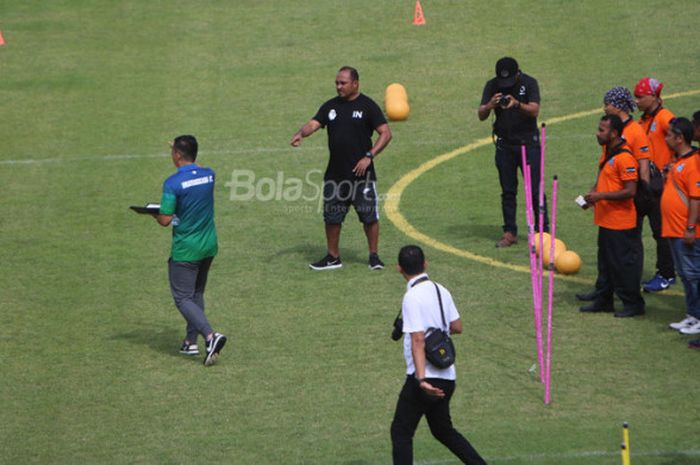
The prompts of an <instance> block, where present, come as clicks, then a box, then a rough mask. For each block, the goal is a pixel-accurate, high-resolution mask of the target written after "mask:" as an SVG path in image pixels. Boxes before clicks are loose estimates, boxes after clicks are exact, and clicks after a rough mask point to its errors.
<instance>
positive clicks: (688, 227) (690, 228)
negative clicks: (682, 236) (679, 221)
mask: <svg viewBox="0 0 700 465" xmlns="http://www.w3.org/2000/svg"><path fill="white" fill-rule="evenodd" d="M685 230H686V231H688V232H693V231H695V225H694V224H689V225H688V226H686V227H685Z"/></svg>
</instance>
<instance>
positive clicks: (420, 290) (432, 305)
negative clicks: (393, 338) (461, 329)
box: [401, 273, 459, 380]
mask: <svg viewBox="0 0 700 465" xmlns="http://www.w3.org/2000/svg"><path fill="white" fill-rule="evenodd" d="M423 277H426V278H427V277H428V275H427V274H425V273H423V274H421V275H418V276H416V277H414V278H413V279H411V280H410V281H409V282H408V284H407V287H408V290H407V291H406V294H404V296H403V304H402V305H401V315H402V317H403V332H404V335H403V356H404V358H405V359H406V374H407V375H412V374H414V373H415V371H416V367H415V365H414V363H413V353H412V352H411V333H415V332H419V331H423V332H425V331H427V330H428V328H442V329H447V331H448V332H449V325H450V323H451V322H453V321H455V320H459V313H458V312H457V308H456V307H455V303H454V301H453V300H452V294H450V291H448V290H447V289H445V288H444V287H443V286H441V285H440V284H438V287H439V288H440V296H441V297H442V306H443V309H444V312H445V322H446V323H447V326H448V327H447V328H445V325H443V324H442V317H441V316H440V303H439V301H438V295H437V291H436V290H435V285H434V284H433V282H432V281H423V282H422V283H419V284H417V285H416V286H414V287H411V286H412V284H413V283H414V282H416V281H417V280H419V279H421V278H423ZM425 377H426V378H440V379H448V380H455V379H456V378H457V370H455V366H454V365H452V366H450V367H448V368H443V369H440V368H437V367H435V366H434V365H433V364H431V363H430V362H429V361H428V360H426V361H425Z"/></svg>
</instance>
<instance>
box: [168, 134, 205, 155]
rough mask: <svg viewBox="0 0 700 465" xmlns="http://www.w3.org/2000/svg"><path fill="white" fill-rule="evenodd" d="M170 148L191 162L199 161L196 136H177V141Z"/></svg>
mask: <svg viewBox="0 0 700 465" xmlns="http://www.w3.org/2000/svg"><path fill="white" fill-rule="evenodd" d="M170 147H172V148H174V149H175V150H177V151H178V152H180V153H181V154H182V156H183V157H185V159H187V160H189V161H195V160H196V159H197V149H198V144H197V139H196V138H195V137H194V136H190V135H184V136H177V137H176V138H175V140H173V141H172V142H171V143H170Z"/></svg>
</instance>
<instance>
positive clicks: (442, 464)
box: [415, 449, 700, 465]
mask: <svg viewBox="0 0 700 465" xmlns="http://www.w3.org/2000/svg"><path fill="white" fill-rule="evenodd" d="M619 455H620V452H619V451H615V452H611V451H602V450H594V451H582V452H562V453H551V454H550V453H546V452H543V453H539V454H519V455H507V456H504V457H484V458H485V459H488V461H489V462H514V461H518V460H527V461H533V460H542V459H545V460H548V459H555V460H564V461H566V460H575V459H582V458H586V457H618V456H619ZM674 455H675V456H678V455H680V456H684V457H700V450H694V449H691V450H676V451H670V450H650V451H634V452H632V456H634V457H666V456H669V457H670V456H674ZM457 463H459V460H456V459H443V460H423V461H417V462H415V465H453V464H454V465H456V464H457Z"/></svg>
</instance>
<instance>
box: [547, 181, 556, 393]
mask: <svg viewBox="0 0 700 465" xmlns="http://www.w3.org/2000/svg"><path fill="white" fill-rule="evenodd" d="M557 184H558V181H557V177H556V176H554V180H553V181H552V223H551V225H550V229H551V231H552V233H551V234H552V244H551V246H550V247H551V248H550V253H549V295H548V296H547V297H548V302H547V365H546V368H545V382H544V403H545V405H549V402H550V401H551V395H550V392H551V391H550V387H551V381H552V377H551V375H552V370H551V369H552V298H553V296H554V239H555V237H556V229H557Z"/></svg>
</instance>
